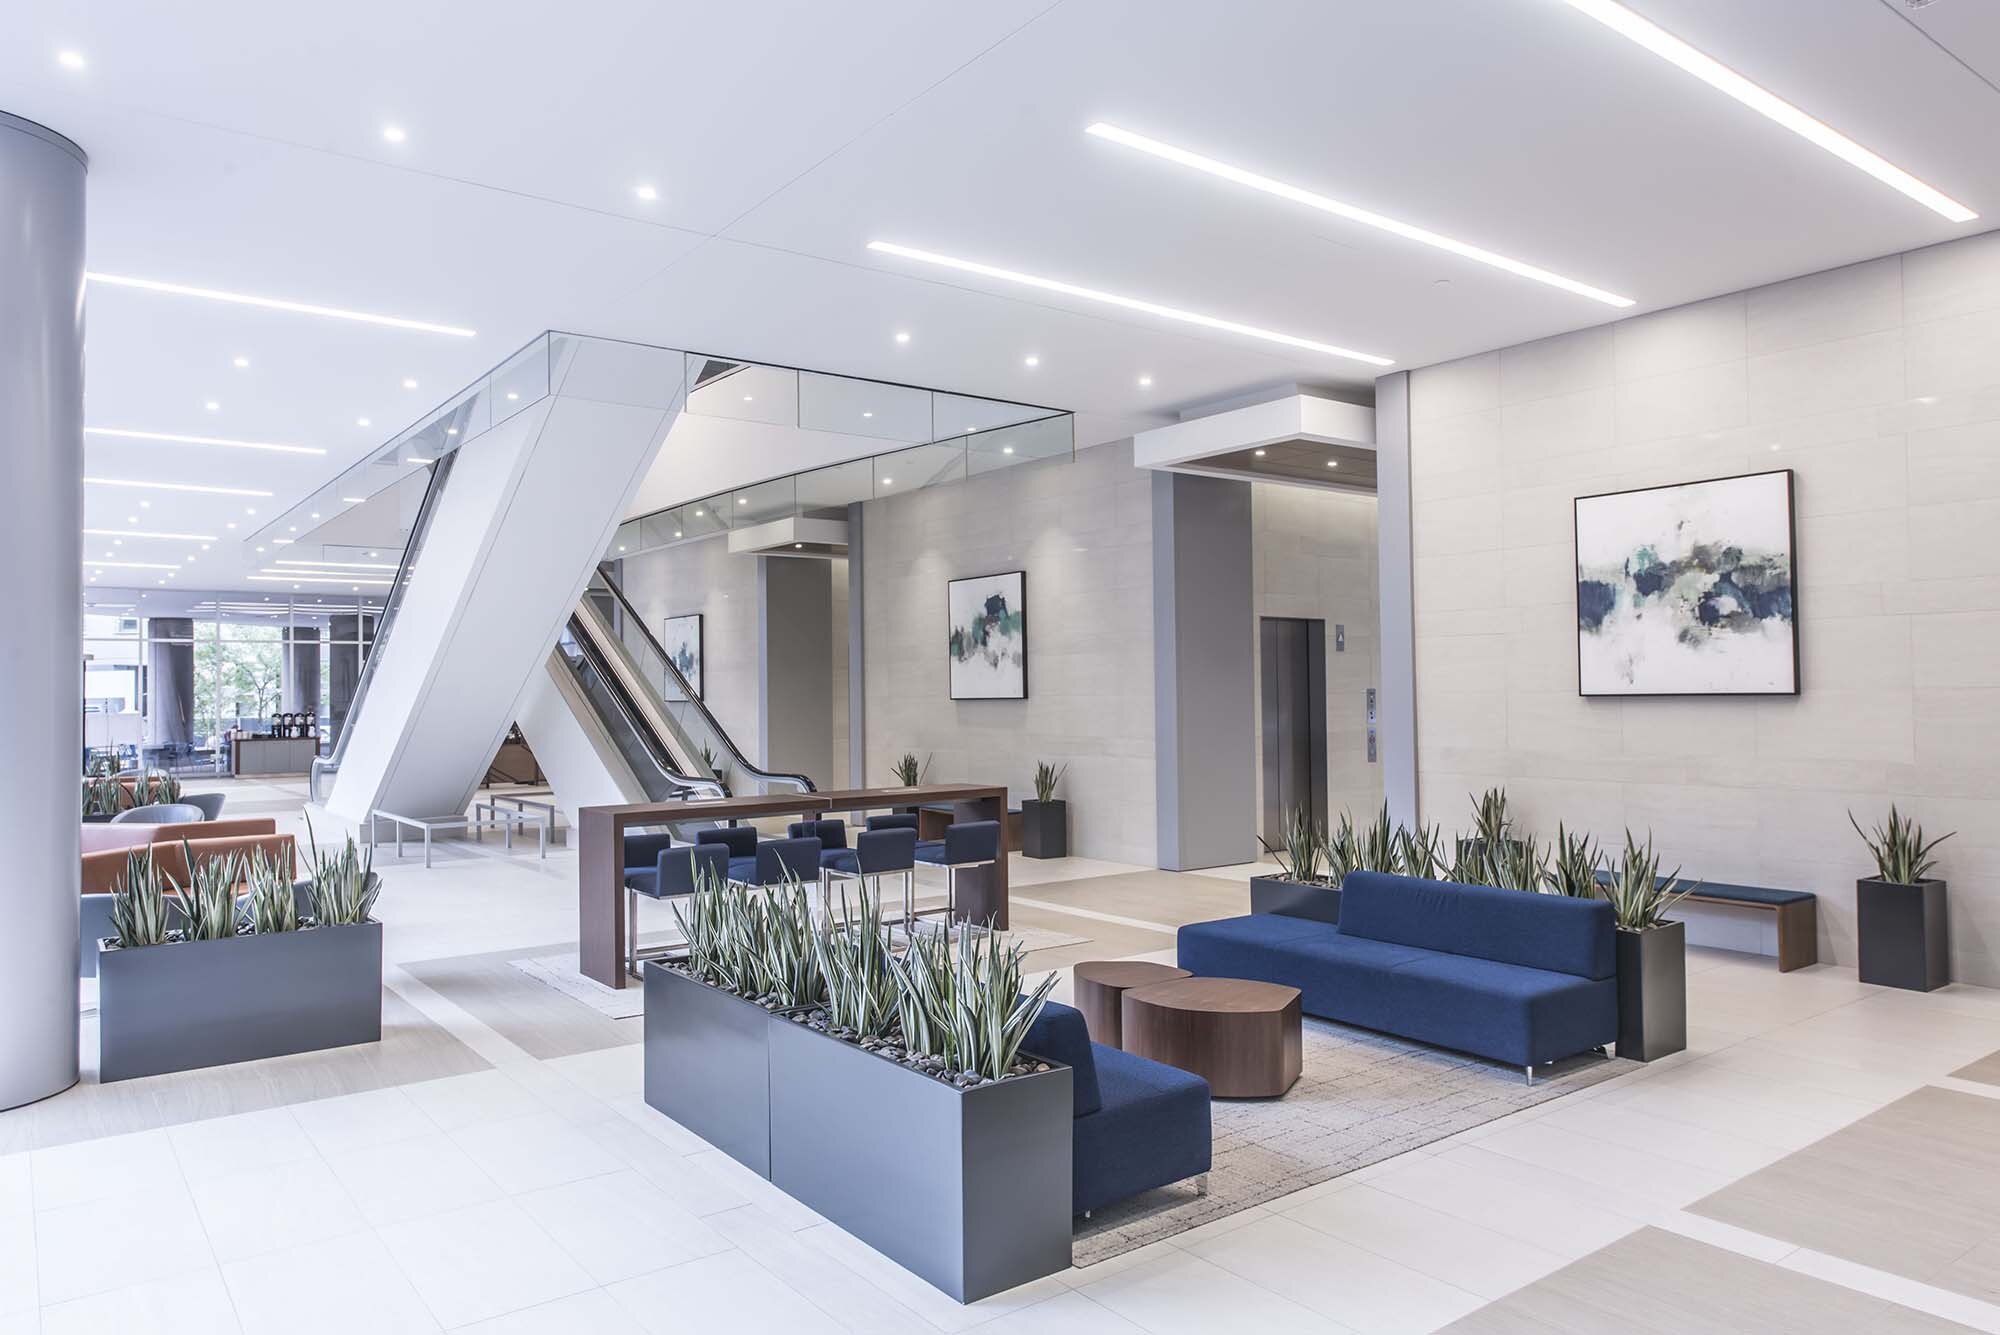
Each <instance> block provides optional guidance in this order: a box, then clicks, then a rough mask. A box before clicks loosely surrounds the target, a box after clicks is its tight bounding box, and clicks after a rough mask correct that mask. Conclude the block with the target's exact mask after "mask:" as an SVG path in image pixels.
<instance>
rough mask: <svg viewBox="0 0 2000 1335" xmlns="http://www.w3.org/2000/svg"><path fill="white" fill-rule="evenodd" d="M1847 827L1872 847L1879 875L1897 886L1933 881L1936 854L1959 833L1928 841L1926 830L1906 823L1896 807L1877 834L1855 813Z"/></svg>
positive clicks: (1850, 817)
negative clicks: (1862, 823) (1938, 849)
mask: <svg viewBox="0 0 2000 1335" xmlns="http://www.w3.org/2000/svg"><path fill="white" fill-rule="evenodd" d="M1847 823H1848V824H1849V825H1852V826H1853V827H1854V832H1855V833H1856V834H1858V835H1860V836H1861V839H1862V842H1864V843H1866V844H1867V845H1868V852H1869V853H1870V854H1871V855H1873V857H1874V859H1875V870H1876V875H1877V876H1878V877H1879V878H1880V879H1882V880H1884V881H1888V882H1890V883H1892V884H1894V885H1920V884H1922V883H1923V882H1925V881H1928V880H1930V879H1932V878H1931V871H1932V869H1933V868H1934V867H1936V866H1937V859H1936V858H1935V857H1933V856H1931V852H1932V850H1933V849H1935V848H1936V847H1937V846H1938V845H1939V844H1941V843H1943V842H1944V841H1945V840H1947V839H1949V838H1951V836H1952V835H1953V834H1956V833H1957V831H1956V830H1953V831H1951V832H1949V833H1946V834H1941V835H1939V836H1938V837H1937V838H1935V839H1925V838H1924V827H1923V826H1921V825H1919V824H1917V823H1916V822H1915V821H1913V820H1906V819H1904V817H1903V813H1902V812H1900V811H1898V810H1896V808H1895V806H1894V805H1893V804H1891V805H1890V807H1889V824H1888V825H1887V826H1886V827H1884V826H1881V825H1877V826H1876V827H1875V829H1874V832H1873V833H1870V832H1869V831H1867V830H1864V829H1862V828H1861V822H1860V821H1858V820H1856V819H1854V813H1853V812H1852V811H1850V812H1848V813H1847Z"/></svg>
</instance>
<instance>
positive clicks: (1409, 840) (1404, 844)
mask: <svg viewBox="0 0 2000 1335" xmlns="http://www.w3.org/2000/svg"><path fill="white" fill-rule="evenodd" d="M1396 839H1397V844H1396V863H1397V866H1398V868H1399V869H1400V870H1401V871H1402V873H1403V875H1405V876H1416V877H1419V878H1421V879H1423V880H1426V881H1435V880H1437V879H1438V878H1439V877H1440V876H1443V875H1444V874H1445V873H1446V872H1447V871H1448V867H1447V865H1446V862H1445V856H1444V831H1442V830H1440V829H1438V828H1437V827H1436V826H1435V825H1425V824H1424V823H1423V822H1421V821H1419V822H1418V823H1417V828H1416V829H1415V830H1414V831H1411V830H1407V829H1404V828H1403V827H1401V826H1398V827H1397V828H1396Z"/></svg>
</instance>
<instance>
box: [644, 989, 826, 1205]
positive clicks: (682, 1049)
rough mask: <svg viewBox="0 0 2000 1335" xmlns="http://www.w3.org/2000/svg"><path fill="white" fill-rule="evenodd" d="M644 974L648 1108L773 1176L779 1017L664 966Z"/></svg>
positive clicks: (753, 1168)
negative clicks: (773, 1055)
mask: <svg viewBox="0 0 2000 1335" xmlns="http://www.w3.org/2000/svg"><path fill="white" fill-rule="evenodd" d="M645 975H646V1057H645V1060H646V1102H647V1104H648V1105H650V1106H651V1107H653V1108H655V1109H657V1110H659V1111H660V1112H663V1113H665V1114H666V1115H667V1116H669V1117H671V1118H673V1119H674V1120H675V1121H676V1122H679V1123H680V1124H681V1125H682V1126H684V1127H686V1128H687V1129H688V1130H690V1131H692V1132H694V1133H695V1134H696V1135H697V1136H700V1137H701V1138H702V1139H703V1140H705V1141H707V1142H708V1143H709V1144H711V1145H713V1146H715V1148H717V1149H719V1150H721V1151H722V1152H723V1153H724V1154H727V1155H728V1156H729V1157H730V1158H732V1159H734V1160H736V1162H738V1163H740V1164H742V1165H743V1166H744V1167H745V1168H748V1169H749V1170H750V1171H751V1172H753V1173H755V1174H757V1175H758V1176H759V1177H769V1176H771V1073H770V1059H769V1056H768V1053H767V1049H768V1047H769V1040H768V1035H769V1033H770V1030H771V1026H772V1024H773V1023H774V1017H773V1016H772V1013H771V1012H770V1011H767V1010H765V1009H764V1008H763V1007H762V1006H759V1005H758V1004H757V1003H756V1002H754V1001H745V1000H744V999H743V998H742V997H739V996H734V995H732V994H731V993H728V992H724V991H722V990H721V989H720V988H714V987H710V986H709V985H708V984H707V983H699V982H696V981H695V980H694V979H692V978H689V977H688V976H687V975H686V974H683V973H679V972H677V971H675V970H673V969H669V968H667V967H666V966H665V965H663V964H660V963H658V962H657V961H653V960H648V961H647V962H646V964H645ZM785 1023H787V1024H789V1023H790V1021H786V1022H785Z"/></svg>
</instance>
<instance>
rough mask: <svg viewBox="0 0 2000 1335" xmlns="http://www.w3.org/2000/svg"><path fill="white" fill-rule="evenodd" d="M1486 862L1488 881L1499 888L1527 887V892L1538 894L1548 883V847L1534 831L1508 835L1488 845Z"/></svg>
mask: <svg viewBox="0 0 2000 1335" xmlns="http://www.w3.org/2000/svg"><path fill="white" fill-rule="evenodd" d="M1485 862H1486V878H1485V883H1486V884H1487V885H1491V886H1495V887H1497V888H1499V889H1501V890H1526V891H1528V892H1529V893H1530V894H1540V893H1541V892H1542V891H1543V890H1544V889H1546V888H1547V886H1548V879H1549V854H1548V850H1547V849H1545V848H1543V847H1542V846H1541V845H1540V844H1539V843H1537V842H1536V841H1535V838H1534V836H1533V835H1530V836H1529V837H1527V838H1526V839H1509V840H1508V841H1507V842H1505V843H1503V844H1501V845H1499V846H1498V847H1497V848H1494V847H1488V848H1487V850H1486V856H1485Z"/></svg>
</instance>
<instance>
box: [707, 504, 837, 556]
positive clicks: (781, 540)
mask: <svg viewBox="0 0 2000 1335" xmlns="http://www.w3.org/2000/svg"><path fill="white" fill-rule="evenodd" d="M729 551H730V554H731V555H732V556H744V555H754V556H816V557H819V558H821V559H827V558H830V557H836V556H845V555H847V521H846V520H845V519H814V518H811V517H809V516H806V515H788V516H786V517H785V518H783V519H774V520H772V521H771V522H770V523H768V524H754V525H751V526H749V527H747V528H733V529H731V530H729Z"/></svg>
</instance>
